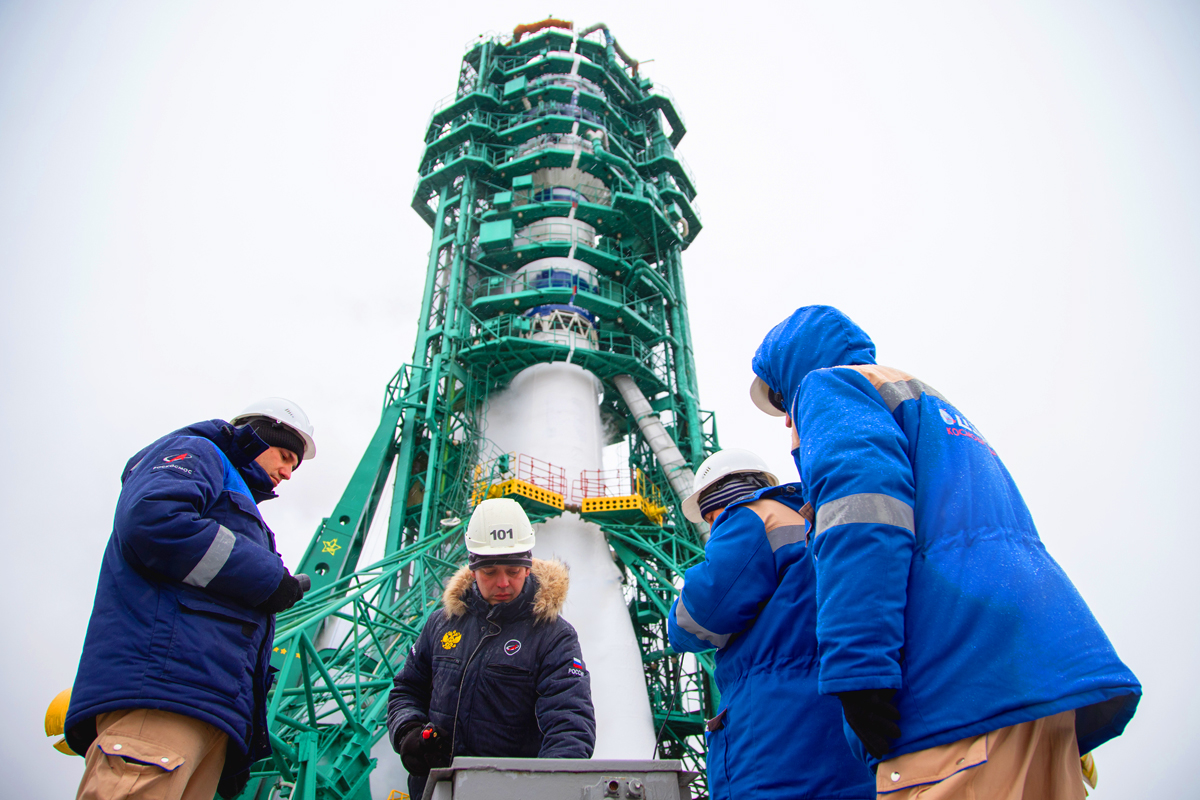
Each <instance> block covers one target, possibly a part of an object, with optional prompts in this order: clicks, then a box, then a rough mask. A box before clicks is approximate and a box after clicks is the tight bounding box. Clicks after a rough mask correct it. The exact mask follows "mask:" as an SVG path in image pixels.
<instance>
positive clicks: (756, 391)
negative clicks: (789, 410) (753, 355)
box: [750, 375, 786, 417]
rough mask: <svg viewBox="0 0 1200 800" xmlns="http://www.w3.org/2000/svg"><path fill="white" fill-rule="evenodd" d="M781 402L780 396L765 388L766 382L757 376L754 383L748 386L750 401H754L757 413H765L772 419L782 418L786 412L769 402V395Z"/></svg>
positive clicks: (767, 387)
mask: <svg viewBox="0 0 1200 800" xmlns="http://www.w3.org/2000/svg"><path fill="white" fill-rule="evenodd" d="M772 394H774V395H775V396H776V398H777V399H778V400H779V401H780V403H782V402H783V399H782V396H781V395H780V394H779V393H778V392H775V391H773V390H772V389H771V387H770V386H767V382H766V381H764V380H763V379H762V378H760V377H758V376H757V375H755V376H754V382H753V383H751V384H750V399H751V400H753V401H754V405H756V406H758V410H759V411H765V412H766V413H768V414H770V415H771V416H772V417H782V416H783V415H784V414H785V413H786V412H784V411H782V410H781V409H780V408H779V406H777V405H775V404H774V403H772V402H771V395H772Z"/></svg>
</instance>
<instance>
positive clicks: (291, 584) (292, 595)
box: [255, 567, 304, 614]
mask: <svg viewBox="0 0 1200 800" xmlns="http://www.w3.org/2000/svg"><path fill="white" fill-rule="evenodd" d="M301 597H304V588H303V587H302V586H301V585H300V581H298V580H296V579H295V578H293V577H292V573H290V572H288V571H287V568H286V567H284V570H283V577H282V578H280V579H279V585H278V586H276V587H275V591H273V592H271V596H270V597H268V598H267V599H266V600H263V601H262V602H261V603H259V604H258V605H257V606H255V609H257V610H258V611H263V612H266V613H267V614H278V613H279V612H280V611H287V610H288V609H289V608H291V607H292V606H294V605H296V603H299V602H300V598H301Z"/></svg>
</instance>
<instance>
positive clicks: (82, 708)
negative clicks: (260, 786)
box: [66, 397, 316, 800]
mask: <svg viewBox="0 0 1200 800" xmlns="http://www.w3.org/2000/svg"><path fill="white" fill-rule="evenodd" d="M312 434H313V428H312V425H311V424H310V423H309V421H308V417H307V416H305V414H304V412H303V411H302V410H301V409H300V407H299V406H297V405H296V404H295V403H291V402H289V401H287V400H284V399H283V398H278V397H272V398H267V399H266V400H262V401H259V402H258V403H255V404H253V405H251V406H250V407H249V408H248V409H246V411H245V412H243V413H242V414H240V415H238V416H236V417H234V418H233V420H232V421H231V422H225V421H223V420H219V419H216V420H210V421H207V422H199V423H196V424H195V425H189V426H188V427H186V428H181V429H180V430H177V431H175V432H173V433H170V434H168V435H167V436H164V437H163V438H161V439H159V440H158V441H156V442H154V443H153V444H151V445H150V446H148V447H146V448H144V449H142V450H141V451H140V452H139V453H137V454H136V455H135V456H134V457H133V458H131V459H130V460H129V463H128V464H127V465H126V467H125V471H124V473H123V474H122V476H121V483H122V485H121V496H120V498H119V499H118V501H117V511H116V517H115V520H114V523H113V532H112V536H111V537H110V538H109V541H108V547H107V549H106V550H105V553H104V560H103V562H102V563H101V565H100V579H99V583H98V585H97V587H96V600H95V604H94V606H93V608H92V618H91V621H90V622H89V623H88V630H87V638H86V639H85V641H84V645H83V654H82V656H81V658H80V660H79V670H78V674H77V676H76V678H75V684H74V687H73V689H72V694H71V703H70V709H69V711H68V714H67V720H66V736H67V743H68V744H69V745H70V747H71V749H72V750H74V751H75V752H77V753H82V754H86V766H85V771H84V775H83V780H82V782H81V783H80V787H79V794H78V797H79V798H87V799H88V800H92V799H93V798H96V799H97V800H99V799H100V798H103V799H104V800H108V799H109V798H118V797H119V798H127V797H128V798H143V797H145V798H151V797H153V798H158V797H181V796H183V797H185V798H188V800H194V799H198V798H204V800H208V798H211V797H213V794H214V792H216V791H218V790H219V791H220V793H221V794H222V795H223V796H225V797H233V796H234V795H236V794H237V793H238V792H240V791H241V789H242V788H243V787H244V786H245V784H246V781H247V778H248V777H249V769H250V764H251V763H253V762H254V761H255V760H257V759H259V758H263V757H265V756H267V755H269V754H270V752H271V750H270V745H269V743H268V742H269V740H268V732H267V729H266V695H267V690H268V688H269V685H270V682H269V678H268V671H269V669H270V656H271V642H272V639H273V634H274V616H273V615H274V614H275V613H277V612H279V611H283V610H284V609H287V608H289V607H291V606H292V605H293V604H295V603H296V601H297V600H299V599H300V597H301V595H302V594H303V591H302V589H301V585H300V581H298V580H297V579H296V578H295V577H293V576H292V575H291V574H290V573H289V572H288V570H287V568H286V567H284V565H283V560H282V559H281V558H280V557H279V554H278V553H277V552H276V551H275V537H274V534H272V532H271V530H270V528H268V527H267V524H266V523H265V522H264V521H263V518H262V516H261V515H260V514H259V511H258V503H260V502H262V501H263V500H266V499H268V498H271V497H275V496H276V495H275V493H274V488H275V487H276V486H278V485H279V483H280V482H282V481H285V480H288V479H289V478H290V477H291V475H292V471H293V470H295V469H296V468H297V467H299V466H300V462H301V461H302V460H304V459H311V458H312V457H313V456H314V455H316V445H315V443H314V442H313V436H312Z"/></svg>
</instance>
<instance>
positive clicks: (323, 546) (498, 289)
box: [243, 21, 718, 800]
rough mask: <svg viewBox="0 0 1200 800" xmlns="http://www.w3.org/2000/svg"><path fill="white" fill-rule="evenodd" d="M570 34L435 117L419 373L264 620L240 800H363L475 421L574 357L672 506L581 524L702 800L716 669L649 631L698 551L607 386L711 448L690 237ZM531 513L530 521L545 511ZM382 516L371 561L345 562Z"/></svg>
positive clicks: (672, 189)
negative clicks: (688, 267)
mask: <svg viewBox="0 0 1200 800" xmlns="http://www.w3.org/2000/svg"><path fill="white" fill-rule="evenodd" d="M548 22H550V21H548ZM568 25H569V23H557V22H553V23H551V24H545V23H543V24H540V25H539V26H534V27H540V28H541V29H540V30H538V31H535V35H533V36H530V37H528V38H521V36H520V35H517V34H514V37H512V38H510V39H507V40H501V39H499V38H481V40H480V41H478V42H477V43H475V44H474V45H473V46H471V47H470V49H469V51H468V52H467V53H466V55H465V56H464V57H463V61H462V67H461V71H460V74H459V79H458V86H457V91H456V92H455V94H454V96H453V97H452V98H450V99H449V100H448V101H446V102H444V103H443V104H442V105H441V106H440V107H438V108H437V109H436V110H435V111H434V113H433V115H432V117H431V118H430V121H429V126H428V130H427V132H426V136H425V152H424V156H423V158H422V161H421V165H420V170H419V178H418V181H417V184H416V187H415V190H414V195H413V203H412V205H413V208H414V209H415V210H416V211H417V213H419V214H420V215H421V217H422V218H423V219H425V221H426V222H428V223H429V225H430V227H431V229H432V246H431V248H430V253H429V262H428V264H427V272H426V280H425V289H424V295H423V300H422V307H421V313H420V322H419V329H418V333H417V341H416V346H415V349H414V355H413V363H412V364H410V365H406V366H404V367H402V368H401V369H400V370H399V372H398V373H397V375H396V376H395V378H393V380H392V381H391V382H390V383H389V385H388V387H387V392H386V395H385V398H384V405H383V412H382V416H381V419H380V423H379V426H378V428H377V430H376V432H375V435H374V436H373V437H372V439H371V441H370V443H369V445H368V446H367V449H366V452H365V453H364V455H363V457H362V459H361V461H360V463H359V465H358V467H357V469H356V470H355V472H354V474H353V476H352V477H351V479H350V481H349V484H348V485H347V487H346V490H345V492H344V494H343V495H342V497H341V500H340V501H339V502H338V504H337V506H336V507H335V508H334V510H333V513H332V514H331V515H330V516H329V517H328V518H326V519H325V520H323V521H322V523H321V525H320V527H319V528H318V529H317V531H316V533H315V535H314V536H313V539H312V542H311V544H310V545H309V548H308V550H307V552H306V554H305V556H304V558H303V560H302V562H301V564H300V566H299V568H298V571H299V572H304V573H307V574H309V575H310V576H312V578H313V584H314V585H313V589H312V590H311V591H310V593H309V594H308V595H307V596H306V598H305V600H304V601H303V602H302V603H301V604H300V605H298V606H297V607H296V608H294V609H292V610H291V611H289V612H287V613H286V614H282V615H280V617H279V619H278V628H277V633H276V640H275V654H274V665H275V666H276V667H278V668H279V669H280V672H279V674H278V676H277V680H276V683H275V688H274V689H273V690H272V693H271V696H270V697H269V701H268V705H269V723H270V728H271V739H272V743H273V745H274V749H275V754H274V756H273V757H272V758H271V759H270V760H267V761H263V762H260V763H259V764H257V765H256V766H255V770H254V773H253V778H252V780H251V783H250V784H249V786H248V787H247V789H246V791H245V792H244V794H243V797H244V798H256V799H258V798H268V797H280V796H284V797H289V796H290V797H295V798H301V799H302V800H316V799H317V798H322V799H323V800H333V798H356V800H365V799H366V798H370V797H371V796H372V795H371V788H370V780H369V779H370V773H371V771H372V769H373V767H374V761H373V759H372V756H371V751H372V748H373V747H374V746H375V744H376V743H377V742H378V741H379V740H380V739H381V738H382V737H384V736H385V734H386V727H385V722H386V704H387V694H388V690H389V689H390V687H391V683H392V678H393V677H394V675H395V673H396V672H397V671H398V670H399V669H400V667H401V666H402V665H403V661H404V658H405V656H406V654H407V652H408V649H409V646H410V645H411V644H412V642H413V641H414V640H415V638H416V636H417V634H418V633H419V632H420V630H421V627H422V625H423V624H424V622H425V619H426V617H427V616H428V614H429V613H430V612H431V611H433V610H434V609H435V608H436V607H437V603H438V600H439V598H440V594H441V590H442V584H443V582H444V581H445V579H446V578H447V577H448V576H449V575H450V574H451V573H452V572H453V571H454V570H455V569H456V568H457V566H458V565H460V564H461V563H463V561H464V560H465V550H464V548H463V546H462V528H463V525H464V524H465V522H464V520H466V519H467V518H468V517H469V515H470V512H471V509H472V505H471V504H472V500H473V492H478V490H479V482H480V480H481V478H480V476H479V472H478V470H477V467H478V466H479V465H480V464H484V463H486V459H488V458H489V457H490V456H492V455H494V453H493V452H490V451H489V443H488V442H487V440H486V439H484V438H483V437H481V435H480V433H479V430H478V416H479V410H480V409H481V408H482V407H483V405H484V404H485V403H486V401H487V398H488V396H489V394H490V393H492V392H495V391H498V390H500V389H502V388H503V387H504V386H506V384H507V383H508V381H509V380H510V379H511V378H512V377H513V376H514V375H515V374H516V373H517V372H519V371H520V370H522V369H524V368H525V367H528V366H530V365H533V364H538V363H545V362H553V361H568V360H570V361H572V362H573V363H575V364H578V365H580V366H582V367H584V368H585V369H587V370H589V371H590V372H592V373H593V374H595V375H596V376H597V377H598V378H599V379H600V380H601V381H603V382H604V386H605V395H604V398H603V402H602V412H603V415H604V417H605V419H606V421H607V422H608V424H609V427H610V428H611V429H612V430H613V431H615V436H616V437H617V438H618V439H620V438H623V439H624V440H625V441H626V442H627V443H628V452H629V460H630V464H629V466H630V468H631V469H632V470H637V469H640V470H642V472H643V474H644V475H645V476H646V477H647V478H648V480H649V482H650V483H651V484H653V485H654V486H655V487H657V489H658V490H659V491H660V492H661V495H662V496H663V497H664V498H668V500H667V501H666V505H667V506H668V512H667V514H666V517H665V520H664V522H663V524H662V525H658V524H655V523H654V522H653V521H651V520H649V519H632V520H631V519H629V518H628V517H625V518H622V519H615V518H609V519H607V520H603V519H600V520H597V521H598V523H599V524H600V525H601V526H602V528H603V530H604V532H605V534H606V536H607V538H608V541H609V544H610V545H611V547H612V549H613V551H614V552H615V554H616V558H617V560H618V566H619V567H621V568H622V571H623V574H624V576H625V579H626V584H627V585H626V598H627V600H628V601H629V613H630V616H631V619H632V621H633V623H634V629H635V631H636V632H637V634H638V636H639V639H640V644H641V648H642V654H643V663H644V667H645V674H646V682H647V688H648V692H649V697H650V703H651V708H652V711H653V714H654V717H655V727H656V730H658V731H659V732H660V749H659V753H660V755H662V756H663V757H669V758H680V759H683V760H684V761H685V763H687V764H688V765H689V766H690V767H692V768H694V769H697V770H699V771H700V772H701V773H702V778H701V781H700V783H699V785H698V786H699V791H700V793H701V795H703V794H704V793H705V792H704V789H703V787H704V786H705V784H704V781H703V767H704V739H703V721H704V718H705V716H711V711H712V709H713V708H714V707H715V705H716V702H717V697H716V692H715V688H714V686H713V682H712V669H713V665H712V661H711V656H708V655H704V656H700V657H698V658H697V657H694V656H686V657H685V656H680V655H677V654H674V653H673V652H671V650H670V649H669V647H668V645H667V640H666V623H665V615H666V613H667V610H668V609H669V607H670V604H671V601H672V600H673V598H674V596H675V594H676V592H677V589H676V586H675V584H676V583H677V582H678V579H679V576H680V575H681V574H682V572H683V571H684V570H685V569H686V568H687V567H688V566H690V565H691V564H693V563H695V562H696V561H697V560H699V559H701V558H702V557H703V545H702V543H701V534H700V532H699V531H698V530H696V529H695V528H693V527H692V526H691V525H690V524H689V523H687V522H686V521H685V520H684V518H683V516H682V513H681V512H680V509H679V502H678V498H677V497H676V496H675V495H674V494H673V493H672V492H671V491H670V489H669V481H668V476H667V475H666V474H665V473H664V471H663V469H662V467H661V465H660V464H659V463H658V461H657V460H656V458H655V456H654V454H653V452H652V451H651V448H650V447H649V445H648V443H647V442H646V440H645V439H644V438H643V436H642V434H641V432H640V430H639V427H638V425H637V421H636V420H634V419H632V416H631V413H630V411H629V409H628V408H627V407H626V405H625V403H624V401H623V400H622V397H621V395H620V394H619V393H618V392H617V391H616V389H615V388H614V387H613V385H612V383H611V379H612V378H613V377H614V376H618V375H629V376H631V377H632V378H633V379H634V381H635V382H636V384H637V386H638V388H639V389H640V390H641V391H642V392H643V394H644V395H645V396H646V397H647V398H650V402H651V406H652V408H653V410H654V412H656V413H657V414H658V415H659V416H660V418H661V419H662V420H663V422H664V423H665V424H666V430H667V431H668V432H669V433H670V434H671V437H672V438H673V439H674V441H675V443H676V444H677V445H678V447H679V449H680V451H681V452H682V454H683V456H684V458H685V459H686V460H687V461H688V462H689V463H690V464H691V465H692V467H693V468H695V466H697V465H698V464H699V462H700V461H701V460H703V458H704V457H705V456H706V455H708V454H709V453H711V452H712V451H714V450H716V449H717V448H718V445H717V434H716V424H715V420H714V418H713V415H712V414H711V413H708V412H704V411H702V410H701V409H700V407H699V403H698V390H697V384H696V374H695V365H694V362H693V355H692V344H691V334H690V330H689V327H688V313H687V298H686V293H685V287H684V280H683V270H682V262H681V258H680V256H681V253H682V251H683V250H684V249H685V248H686V247H687V246H688V244H690V243H691V241H692V240H693V239H694V238H695V236H696V235H697V234H698V233H699V231H700V227H701V223H700V218H699V215H698V213H697V211H696V207H695V203H694V198H695V186H694V183H693V180H692V178H691V175H690V173H689V170H688V169H687V168H686V165H685V164H684V162H683V161H682V160H680V158H679V157H678V156H677V155H676V154H675V149H674V148H675V146H676V145H678V144H679V141H680V140H681V139H682V138H683V135H684V133H685V130H686V129H685V126H684V122H683V118H682V117H681V116H680V114H679V112H678V110H677V109H676V108H675V105H674V102H673V101H672V99H671V98H670V96H669V95H668V94H666V93H665V92H664V91H662V90H661V89H659V88H657V87H655V86H654V85H653V84H652V82H651V81H649V80H648V79H646V78H645V77H642V76H640V75H639V74H638V69H637V63H636V62H633V61H631V60H630V59H629V58H628V57H627V56H626V55H625V53H624V51H622V50H621V49H620V47H619V45H617V43H616V42H615V40H614V39H613V38H612V35H611V34H610V32H609V31H608V30H607V28H604V27H602V26H594V29H592V30H587V31H582V32H579V33H578V34H577V33H575V32H573V31H571V30H570V29H569V28H568V27H566V26H568ZM544 259H556V260H553V261H545V260H544ZM531 264H532V267H531V266H530V265H531ZM539 265H550V267H548V268H547V269H540V268H539ZM564 265H565V266H564ZM572 265H577V267H578V268H577V269H572V268H571V266H572ZM538 332H540V333H541V334H543V335H540V336H536V337H533V334H535V333H538ZM531 337H533V338H531ZM581 337H583V338H581ZM585 339H586V341H585ZM576 342H584V343H585V344H586V345H587V346H583V347H576V346H575V344H576ZM493 449H494V448H493ZM482 480H483V481H485V482H486V481H487V480H488V476H487V475H484V477H483V478H482ZM389 481H390V482H391V484H392V487H393V488H392V492H391V495H390V505H389V506H388V507H387V508H386V509H384V508H381V505H382V500H383V498H384V497H385V496H386V494H387V492H386V491H385V489H386V487H387V485H388V483H389ZM485 489H486V487H485ZM530 510H531V517H532V518H533V519H534V521H535V522H536V521H539V520H541V519H545V518H546V514H547V512H548V511H549V509H541V510H538V508H537V507H531V508H530ZM385 512H386V545H385V556H384V558H383V559H382V560H381V561H379V562H378V563H376V564H372V565H366V566H360V565H359V563H358V562H359V556H360V554H361V552H362V549H363V544H364V542H365V540H366V536H367V533H368V531H369V530H371V528H372V523H373V522H375V520H376V518H377V517H379V515H380V514H381V513H385ZM554 513H557V512H554ZM383 523H384V517H380V518H379V523H378V524H379V525H380V526H382V525H383ZM377 793H378V790H377ZM379 797H380V798H382V797H383V795H379Z"/></svg>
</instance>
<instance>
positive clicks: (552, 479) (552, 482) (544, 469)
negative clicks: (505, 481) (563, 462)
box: [513, 453, 567, 497]
mask: <svg viewBox="0 0 1200 800" xmlns="http://www.w3.org/2000/svg"><path fill="white" fill-rule="evenodd" d="M513 477H514V478H517V479H519V480H523V481H525V482H526V483H532V484H533V485H534V486H540V487H541V488H543V489H547V490H549V491H551V492H557V493H558V494H561V495H563V496H564V497H565V496H566V494H567V471H566V470H565V469H563V468H562V467H556V466H554V465H553V464H551V463H550V462H549V461H542V460H541V459H540V458H534V457H533V456H527V455H525V454H524V453H519V454H517V463H516V470H515V471H514V472H513Z"/></svg>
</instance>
